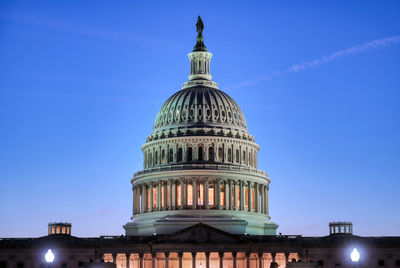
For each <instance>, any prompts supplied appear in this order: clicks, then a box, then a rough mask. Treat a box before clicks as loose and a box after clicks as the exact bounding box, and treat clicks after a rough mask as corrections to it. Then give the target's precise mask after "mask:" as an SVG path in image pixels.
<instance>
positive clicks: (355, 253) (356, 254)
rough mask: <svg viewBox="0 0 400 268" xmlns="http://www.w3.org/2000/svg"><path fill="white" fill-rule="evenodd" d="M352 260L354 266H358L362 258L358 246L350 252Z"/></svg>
mask: <svg viewBox="0 0 400 268" xmlns="http://www.w3.org/2000/svg"><path fill="white" fill-rule="evenodd" d="M350 258H351V261H352V262H353V263H354V266H355V267H357V263H358V261H359V260H360V252H358V250H357V248H354V249H353V251H352V252H351V254H350Z"/></svg>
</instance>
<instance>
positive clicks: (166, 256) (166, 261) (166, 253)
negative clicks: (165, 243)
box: [164, 252, 169, 268]
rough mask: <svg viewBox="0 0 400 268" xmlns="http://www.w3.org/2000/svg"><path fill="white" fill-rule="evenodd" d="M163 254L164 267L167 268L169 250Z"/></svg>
mask: <svg viewBox="0 0 400 268" xmlns="http://www.w3.org/2000/svg"><path fill="white" fill-rule="evenodd" d="M164 255H165V266H164V268H168V267H169V252H164Z"/></svg>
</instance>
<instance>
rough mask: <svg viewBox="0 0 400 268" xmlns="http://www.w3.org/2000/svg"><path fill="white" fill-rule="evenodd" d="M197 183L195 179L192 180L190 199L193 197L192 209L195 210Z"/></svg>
mask: <svg viewBox="0 0 400 268" xmlns="http://www.w3.org/2000/svg"><path fill="white" fill-rule="evenodd" d="M196 186H197V182H196V178H195V177H193V178H192V197H193V205H192V208H193V209H196V208H197V187H196Z"/></svg>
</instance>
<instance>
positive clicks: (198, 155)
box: [197, 146, 203, 160]
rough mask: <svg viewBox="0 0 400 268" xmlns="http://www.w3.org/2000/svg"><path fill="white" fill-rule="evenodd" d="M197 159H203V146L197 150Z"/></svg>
mask: <svg viewBox="0 0 400 268" xmlns="http://www.w3.org/2000/svg"><path fill="white" fill-rule="evenodd" d="M197 159H198V160H203V147H201V146H200V147H199V149H198V151H197Z"/></svg>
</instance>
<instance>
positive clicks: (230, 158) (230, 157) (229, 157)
mask: <svg viewBox="0 0 400 268" xmlns="http://www.w3.org/2000/svg"><path fill="white" fill-rule="evenodd" d="M228 162H232V149H231V148H228Z"/></svg>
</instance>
